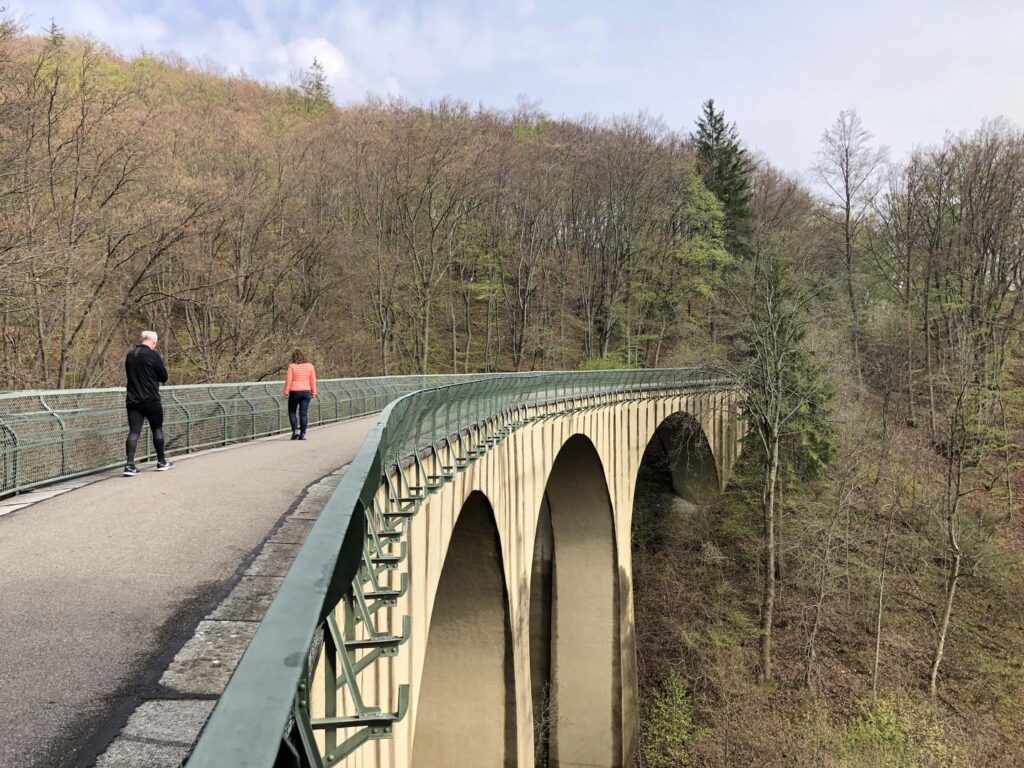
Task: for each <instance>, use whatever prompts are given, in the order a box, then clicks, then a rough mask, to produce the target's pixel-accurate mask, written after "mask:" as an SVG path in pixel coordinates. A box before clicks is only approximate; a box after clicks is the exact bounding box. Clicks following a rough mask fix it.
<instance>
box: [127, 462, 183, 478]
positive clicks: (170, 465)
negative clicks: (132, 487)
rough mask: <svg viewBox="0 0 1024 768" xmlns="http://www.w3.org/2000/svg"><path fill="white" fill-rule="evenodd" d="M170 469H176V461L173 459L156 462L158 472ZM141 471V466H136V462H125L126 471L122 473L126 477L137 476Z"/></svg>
mask: <svg viewBox="0 0 1024 768" xmlns="http://www.w3.org/2000/svg"><path fill="white" fill-rule="evenodd" d="M168 469H174V462H173V461H158V462H157V463H156V471H157V472H166V471H167V470H168ZM139 473H140V470H139V468H138V467H137V466H135V465H134V464H125V465H124V472H122V473H121V474H122V475H123V476H124V477H135V476H136V475H137V474H139Z"/></svg>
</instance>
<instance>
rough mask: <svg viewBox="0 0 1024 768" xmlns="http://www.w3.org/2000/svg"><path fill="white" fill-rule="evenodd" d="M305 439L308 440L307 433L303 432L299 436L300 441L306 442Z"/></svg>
mask: <svg viewBox="0 0 1024 768" xmlns="http://www.w3.org/2000/svg"><path fill="white" fill-rule="evenodd" d="M305 439H306V433H305V432H303V433H302V434H301V435H299V440H305Z"/></svg>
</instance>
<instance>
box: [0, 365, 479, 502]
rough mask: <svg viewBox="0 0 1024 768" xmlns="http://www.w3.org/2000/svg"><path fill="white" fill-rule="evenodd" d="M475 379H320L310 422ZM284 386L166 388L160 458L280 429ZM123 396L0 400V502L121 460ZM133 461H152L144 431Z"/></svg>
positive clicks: (66, 392) (35, 395)
mask: <svg viewBox="0 0 1024 768" xmlns="http://www.w3.org/2000/svg"><path fill="white" fill-rule="evenodd" d="M480 378H481V376H480V375H479V374H477V375H462V376H387V377H380V378H361V379H327V380H325V381H320V382H318V386H317V397H315V398H314V399H313V401H312V402H311V403H310V407H309V421H310V424H314V425H315V424H327V423H330V422H333V421H341V420H343V419H348V418H352V417H355V416H365V415H366V414H369V413H376V412H377V411H379V410H381V409H382V408H383V407H384V406H385V405H387V404H388V403H389V402H391V401H392V400H394V399H395V398H396V397H400V396H401V395H404V394H408V393H409V392H413V391H416V390H419V389H423V388H424V387H437V386H442V385H445V384H452V383H455V382H459V381H470V380H474V381H475V380H479V379H480ZM283 388H284V384H283V382H280V381H269V382H264V383H258V384H253V383H247V384H192V385H184V386H173V387H163V388H162V389H161V395H162V400H163V406H164V433H165V435H166V438H165V439H166V444H167V452H168V453H171V454H177V453H188V452H191V451H196V450H201V449H203V448H213V447H216V446H222V445H230V444H231V443H237V442H243V441H245V440H252V439H254V438H257V437H264V436H266V435H274V434H278V433H281V432H287V431H288V430H289V429H290V428H289V425H288V413H287V401H286V399H285V398H284V397H283V395H282V394H281V393H282V391H283ZM126 435H127V421H126V417H125V405H124V389H122V388H116V389H115V388H111V389H61V390H47V391H30V392H9V393H5V394H0V497H2V496H5V495H9V494H12V493H20V492H23V491H27V490H30V489H32V488H36V487H38V486H41V485H45V484H47V483H53V482H55V481H58V480H64V479H68V478H73V477H78V476H80V475H85V474H88V473H91V472H96V471H98V470H101V469H108V468H110V467H115V466H119V465H121V464H123V463H124V441H125V437H126ZM139 456H140V460H146V459H148V458H152V443H151V441H150V439H149V436H148V426H147V428H146V433H144V434H143V436H142V439H141V440H140V441H139Z"/></svg>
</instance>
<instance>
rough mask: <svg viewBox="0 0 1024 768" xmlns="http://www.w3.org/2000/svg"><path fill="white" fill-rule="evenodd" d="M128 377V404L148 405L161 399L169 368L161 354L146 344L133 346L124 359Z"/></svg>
mask: <svg viewBox="0 0 1024 768" xmlns="http://www.w3.org/2000/svg"><path fill="white" fill-rule="evenodd" d="M124 372H125V375H126V376H127V378H128V387H127V388H128V396H127V397H126V398H125V401H126V402H127V404H128V405H146V404H147V403H155V402H157V401H158V400H160V385H161V384H163V383H165V382H166V381H167V368H165V367H164V361H163V359H162V358H161V357H160V354H159V353H158V352H157V351H156V350H153V349H150V348H149V347H147V346H146V345H145V344H139V345H138V346H136V347H133V348H132V349H131V350H130V351H129V352H128V356H127V357H125V359H124Z"/></svg>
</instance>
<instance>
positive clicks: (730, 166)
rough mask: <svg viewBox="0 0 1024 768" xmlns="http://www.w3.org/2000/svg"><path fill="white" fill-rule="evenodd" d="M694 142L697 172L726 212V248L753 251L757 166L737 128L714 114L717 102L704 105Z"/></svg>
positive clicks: (717, 112)
mask: <svg viewBox="0 0 1024 768" xmlns="http://www.w3.org/2000/svg"><path fill="white" fill-rule="evenodd" d="M694 142H695V144H696V148H697V170H698V171H699V172H700V175H701V178H703V179H704V184H705V185H706V186H707V188H708V189H710V190H711V191H712V192H714V193H715V196H716V197H717V198H718V199H719V200H720V201H721V203H722V207H723V208H725V217H726V221H725V232H726V237H725V242H726V246H727V247H728V248H729V250H730V251H732V252H733V253H735V254H739V255H745V254H746V253H747V252H748V251H749V247H750V246H749V237H748V235H749V224H750V220H751V216H752V210H751V198H752V196H753V183H752V179H751V176H752V173H753V170H754V163H753V161H752V160H751V159H750V155H749V154H748V152H747V150H746V149H744V147H743V145H742V144H741V143H740V139H739V134H738V132H737V131H736V124H735V123H727V122H726V121H725V113H724V112H721V111H716V110H715V101H714V99H708V100H707V101H705V102H704V105H703V107H702V111H701V115H700V117H699V118H698V119H697V133H696V135H695V136H694Z"/></svg>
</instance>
